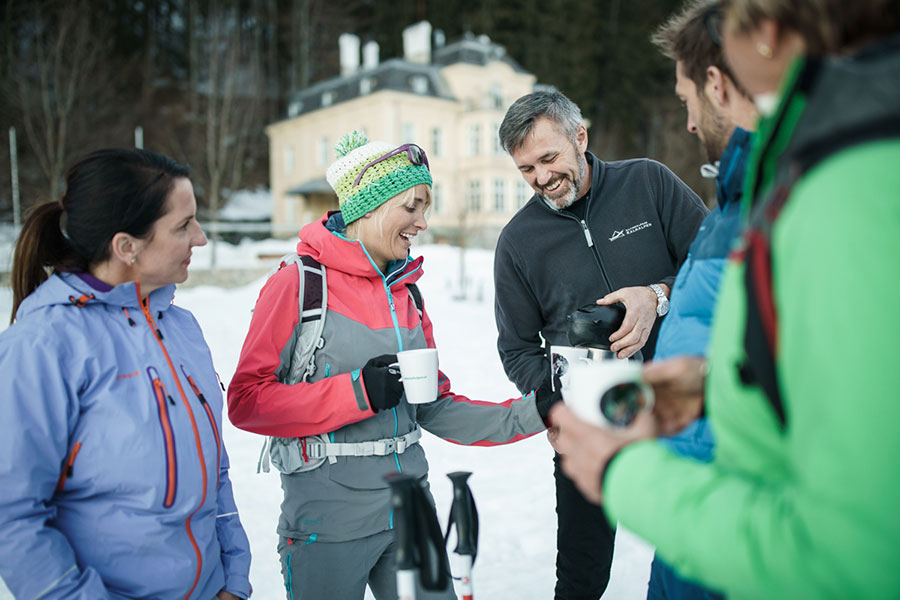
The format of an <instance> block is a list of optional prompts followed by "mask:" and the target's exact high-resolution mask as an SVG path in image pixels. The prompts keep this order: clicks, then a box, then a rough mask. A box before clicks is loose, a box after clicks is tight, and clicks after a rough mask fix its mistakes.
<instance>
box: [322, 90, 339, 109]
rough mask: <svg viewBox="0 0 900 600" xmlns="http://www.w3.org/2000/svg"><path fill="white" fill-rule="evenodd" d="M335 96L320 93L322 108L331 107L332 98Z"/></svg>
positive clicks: (329, 93) (328, 93)
mask: <svg viewBox="0 0 900 600" xmlns="http://www.w3.org/2000/svg"><path fill="white" fill-rule="evenodd" d="M335 96H337V94H335V93H334V92H323V93H322V106H331V105H332V103H334V98H335Z"/></svg>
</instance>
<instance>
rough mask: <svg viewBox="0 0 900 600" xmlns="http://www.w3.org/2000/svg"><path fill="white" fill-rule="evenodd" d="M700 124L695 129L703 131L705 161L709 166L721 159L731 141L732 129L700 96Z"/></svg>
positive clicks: (710, 104)
mask: <svg viewBox="0 0 900 600" xmlns="http://www.w3.org/2000/svg"><path fill="white" fill-rule="evenodd" d="M701 111H702V117H703V118H702V123H698V125H697V127H698V129H699V130H701V131H703V138H702V142H703V149H704V150H706V159H707V160H708V161H709V162H710V164H715V162H716V161H717V160H719V159H721V158H722V154H723V153H724V152H725V148H726V146H728V140H730V139H731V130H732V128H731V127H729V126H728V123H726V122H725V119H724V118H723V117H722V115H720V114H719V113H718V112H716V110H715V109H714V108H713V106H712V103H710V102H709V101H708V100H706V98H704V97H703V96H701Z"/></svg>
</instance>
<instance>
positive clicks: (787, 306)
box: [604, 142, 900, 598]
mask: <svg viewBox="0 0 900 600" xmlns="http://www.w3.org/2000/svg"><path fill="white" fill-rule="evenodd" d="M898 162H900V144H898V143H897V142H884V143H877V144H869V145H867V146H865V147H862V148H858V149H855V150H853V151H849V152H845V153H842V154H841V155H839V156H836V157H834V158H832V159H830V160H829V161H827V162H825V163H823V164H822V165H820V166H819V167H818V168H817V169H816V170H815V171H814V172H811V173H810V174H809V176H807V177H806V178H805V179H804V180H802V181H800V182H799V183H798V184H797V185H796V186H795V187H794V190H793V195H792V198H791V201H790V202H789V204H788V205H787V207H786V208H785V210H784V212H783V214H782V217H781V219H780V220H779V221H778V223H777V224H776V228H775V231H774V238H773V257H774V258H773V270H774V285H775V301H776V311H777V314H778V321H779V329H778V331H779V338H778V339H779V346H778V359H777V369H778V372H779V382H780V385H781V386H782V396H783V398H784V401H785V408H786V412H787V427H786V429H784V430H781V429H780V428H779V427H778V425H777V422H776V421H775V420H774V418H772V417H771V409H769V407H768V405H767V400H766V398H765V396H764V395H763V394H762V393H761V392H760V391H759V390H758V389H756V388H750V387H744V386H742V385H741V384H740V382H739V381H738V379H737V377H736V375H735V374H734V371H735V364H736V362H735V359H736V357H739V356H740V353H741V352H742V351H743V349H742V343H743V333H744V306H743V302H744V297H743V283H742V281H743V276H742V269H741V268H740V267H739V266H737V265H731V266H730V267H729V269H728V272H727V273H726V275H725V277H724V278H723V284H722V294H721V296H720V299H719V304H718V307H717V315H716V322H715V325H714V331H713V341H712V346H711V353H710V366H711V372H710V379H709V381H708V387H707V402H708V408H709V416H710V419H711V422H712V424H713V429H714V431H715V434H716V437H717V444H718V448H717V451H716V458H715V459H714V462H713V463H712V464H700V463H697V462H694V461H691V460H689V459H683V458H678V457H676V456H675V455H673V454H672V453H670V452H669V451H668V450H666V449H665V448H663V447H662V446H661V445H660V444H658V443H657V442H644V443H641V444H637V445H634V446H633V447H631V448H628V449H627V450H625V451H623V453H622V454H621V455H620V456H619V457H617V458H616V460H615V461H614V462H613V463H612V465H611V467H610V471H609V473H608V474H607V478H606V481H605V488H604V491H605V502H606V506H607V509H608V511H609V512H610V514H611V516H612V517H613V518H615V519H618V520H619V521H621V522H622V523H623V524H624V525H625V526H626V527H628V528H629V529H631V530H633V531H635V532H636V533H638V534H639V535H641V536H643V537H645V538H646V539H647V540H648V541H649V542H650V543H652V544H654V545H656V547H657V551H658V552H659V554H660V556H661V557H662V558H663V559H665V560H666V561H668V562H669V563H670V564H672V565H673V566H674V567H675V568H676V569H677V570H678V571H680V572H681V573H682V574H683V575H684V576H687V577H690V578H694V579H698V580H700V581H702V582H704V583H705V584H707V585H709V586H712V587H714V588H718V589H721V590H723V591H724V592H725V593H726V595H728V596H729V597H733V598H734V597H737V598H895V597H898V596H900V552H898V550H897V545H898V540H900V509H898V507H900V477H898V476H897V473H898V465H900V435H897V431H898V423H900V401H898V397H900V396H898V390H900V365H898V364H897V358H898V340H900V310H898V301H897V298H898V297H900V278H898V274H900V272H898V270H897V265H898V258H897V257H900V235H898V233H900V204H898V203H897V197H896V190H898V189H900V172H898V171H900V170H898V169H897V168H896V165H897V164H898ZM891 165H894V166H891Z"/></svg>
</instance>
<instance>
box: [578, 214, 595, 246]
mask: <svg viewBox="0 0 900 600" xmlns="http://www.w3.org/2000/svg"><path fill="white" fill-rule="evenodd" d="M581 227H582V228H583V229H584V239H585V241H586V242H587V245H588V248H593V247H594V239H593V238H592V237H591V230H590V229H588V226H587V223H585V222H584V219H582V220H581Z"/></svg>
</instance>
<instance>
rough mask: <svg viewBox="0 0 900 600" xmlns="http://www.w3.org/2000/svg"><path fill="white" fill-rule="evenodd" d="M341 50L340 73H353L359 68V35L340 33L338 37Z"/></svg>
mask: <svg viewBox="0 0 900 600" xmlns="http://www.w3.org/2000/svg"><path fill="white" fill-rule="evenodd" d="M338 47H339V48H340V51H341V75H353V74H354V73H356V72H357V71H358V70H359V37H358V36H355V35H353V34H352V33H342V34H341V37H339V38H338Z"/></svg>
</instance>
